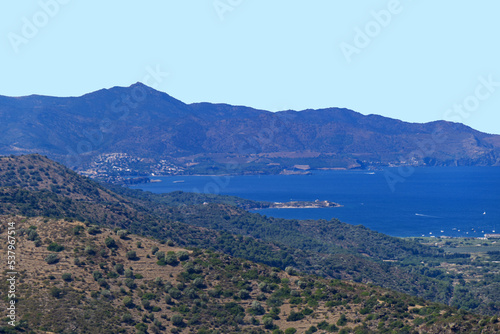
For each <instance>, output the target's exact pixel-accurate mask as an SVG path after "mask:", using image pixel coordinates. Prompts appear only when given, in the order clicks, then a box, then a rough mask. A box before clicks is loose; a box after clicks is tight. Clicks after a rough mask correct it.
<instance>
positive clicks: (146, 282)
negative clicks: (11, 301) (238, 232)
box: [0, 216, 500, 334]
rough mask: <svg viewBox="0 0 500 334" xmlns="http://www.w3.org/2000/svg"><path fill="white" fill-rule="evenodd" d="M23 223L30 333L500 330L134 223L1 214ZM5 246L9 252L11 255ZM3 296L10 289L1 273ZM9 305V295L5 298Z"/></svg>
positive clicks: (21, 304)
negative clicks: (141, 231)
mask: <svg viewBox="0 0 500 334" xmlns="http://www.w3.org/2000/svg"><path fill="white" fill-rule="evenodd" d="M0 222H1V225H0V226H1V235H2V238H3V239H4V240H5V239H6V235H7V226H8V223H10V222H14V223H15V227H16V231H17V235H16V237H17V244H16V254H17V261H18V262H17V268H16V269H17V271H18V285H17V292H16V294H17V299H16V305H17V315H18V317H19V318H18V320H19V322H18V325H17V328H15V329H14V328H12V327H11V326H9V325H8V324H7V323H6V322H7V319H3V323H2V324H1V325H2V326H3V327H2V328H0V332H7V333H8V332H19V331H21V332H22V331H24V332H27V333H30V332H31V333H42V332H54V333H237V332H241V333H287V334H290V333H495V332H498V331H500V324H499V323H498V322H497V318H496V317H493V318H491V317H480V316H477V315H472V314H468V313H466V312H462V311H460V312H458V311H457V310H456V309H453V308H451V307H448V306H445V305H442V304H435V303H430V302H426V301H424V300H422V299H419V298H417V297H410V296H407V295H404V294H401V293H397V292H393V291H389V290H386V289H382V288H378V287H375V286H372V285H363V284H359V283H348V282H343V281H339V280H327V279H322V278H318V277H313V276H300V275H298V274H297V273H296V272H295V270H294V269H293V268H287V270H286V271H282V270H280V269H277V268H271V267H268V266H265V265H259V264H255V263H253V262H250V261H247V260H243V259H239V258H232V257H230V256H227V255H224V254H222V253H219V252H213V251H205V250H199V249H190V250H188V249H183V248H179V247H176V246H175V245H174V244H173V242H171V241H166V242H159V241H156V240H153V239H148V238H145V237H140V236H136V235H132V234H129V233H128V232H127V231H125V230H121V229H115V230H109V229H106V228H102V227H98V226H94V225H90V224H87V225H86V224H83V223H81V222H77V221H75V222H69V221H66V220H54V219H48V218H42V217H33V218H24V217H20V216H1V217H0ZM5 248H6V247H4V249H3V250H2V253H3V254H6V249H5ZM2 282H3V283H2V284H3V286H2V287H1V291H2V294H4V292H5V291H6V289H7V287H6V283H5V280H2ZM1 304H2V305H1V308H2V309H3V310H5V309H6V306H7V305H6V298H3V299H2V301H1Z"/></svg>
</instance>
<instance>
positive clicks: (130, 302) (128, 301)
mask: <svg viewBox="0 0 500 334" xmlns="http://www.w3.org/2000/svg"><path fill="white" fill-rule="evenodd" d="M123 305H125V307H128V308H132V307H134V302H133V300H132V298H130V297H129V296H126V297H125V298H123Z"/></svg>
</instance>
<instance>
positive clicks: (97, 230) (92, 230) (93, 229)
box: [87, 226, 101, 235]
mask: <svg viewBox="0 0 500 334" xmlns="http://www.w3.org/2000/svg"><path fill="white" fill-rule="evenodd" d="M87 232H88V234H91V235H96V234H99V233H101V229H100V228H99V227H97V226H90V227H89V228H88V229H87Z"/></svg>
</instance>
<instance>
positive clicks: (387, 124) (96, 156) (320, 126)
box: [0, 83, 500, 175]
mask: <svg viewBox="0 0 500 334" xmlns="http://www.w3.org/2000/svg"><path fill="white" fill-rule="evenodd" d="M0 131H2V133H3V134H4V135H3V137H2V138H1V139H0V154H2V155H8V154H30V153H40V154H43V155H47V156H49V157H50V158H52V159H54V160H56V161H59V162H62V163H64V164H66V165H67V166H69V167H71V168H73V169H75V170H77V171H80V172H84V171H87V172H88V173H89V175H90V174H96V173H97V171H98V170H103V171H105V174H107V175H111V174H113V173H115V174H120V175H127V172H126V171H124V170H127V169H128V170H129V171H128V172H129V173H128V174H135V175H150V174H151V173H154V174H156V175H158V174H166V175H168V172H165V171H163V172H162V171H161V168H160V169H159V170H158V168H157V167H155V166H158V165H159V164H164V165H165V164H170V165H172V166H174V167H175V168H173V170H175V171H176V172H175V173H181V174H183V173H184V174H193V173H198V174H204V173H205V174H207V173H215V174H217V173H224V172H227V170H224V169H225V167H224V165H227V164H232V163H235V162H236V163H237V164H238V165H239V170H240V172H243V173H245V172H250V173H256V172H257V173H279V172H283V171H285V170H289V169H294V168H295V166H296V165H305V166H308V167H309V169H317V168H380V167H384V166H400V165H414V166H448V165H451V166H462V165H478V166H486V165H488V166H491V165H493V166H498V165H500V135H492V134H486V133H482V132H480V131H477V130H474V129H472V128H470V127H468V126H466V125H463V124H461V123H452V122H447V121H433V122H428V123H409V122H404V121H401V120H397V119H392V118H387V117H384V116H380V115H376V114H369V115H363V114H361V113H359V112H356V111H353V110H350V109H347V108H323V109H305V110H302V111H293V110H284V111H278V112H270V111H266V110H261V109H255V108H251V107H245V106H233V105H229V104H223V103H218V104H212V103H207V102H200V103H191V104H186V103H184V102H182V101H180V100H177V99H175V98H174V97H172V96H170V95H168V94H167V93H163V92H160V91H157V90H155V89H153V88H151V87H148V86H146V85H144V84H141V83H136V84H134V85H131V86H129V87H112V88H109V89H101V90H98V91H95V92H92V93H88V94H84V95H82V96H79V97H49V96H42V95H30V96H26V97H5V96H0ZM113 154H125V155H126V161H125V165H126V166H125V167H123V168H122V170H119V171H117V170H114V171H113V170H112V166H111V165H110V164H103V163H101V162H100V160H102V159H104V160H106V158H108V157H109V156H110V155H113ZM134 159H136V160H138V161H140V163H139V164H135V166H133V165H134V163H133V160H134ZM163 167H164V166H163ZM163 169H164V170H167V169H168V168H163ZM226 169H227V168H226Z"/></svg>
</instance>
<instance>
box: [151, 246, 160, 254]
mask: <svg viewBox="0 0 500 334" xmlns="http://www.w3.org/2000/svg"><path fill="white" fill-rule="evenodd" d="M158 250H159V248H158V246H153V248H151V254H153V255H155V254H156V252H157V251H158Z"/></svg>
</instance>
